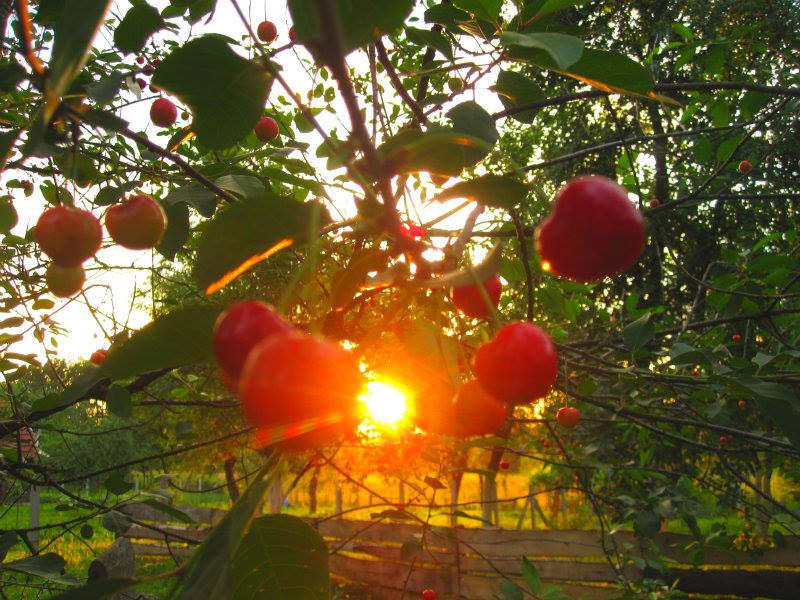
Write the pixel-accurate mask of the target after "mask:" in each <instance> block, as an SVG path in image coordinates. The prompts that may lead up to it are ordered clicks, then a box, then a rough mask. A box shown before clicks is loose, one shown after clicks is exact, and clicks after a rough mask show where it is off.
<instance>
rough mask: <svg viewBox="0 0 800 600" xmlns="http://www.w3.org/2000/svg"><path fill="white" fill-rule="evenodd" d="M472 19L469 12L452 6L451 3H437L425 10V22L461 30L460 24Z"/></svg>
mask: <svg viewBox="0 0 800 600" xmlns="http://www.w3.org/2000/svg"><path fill="white" fill-rule="evenodd" d="M469 20H470V16H469V14H468V13H466V12H464V11H463V10H460V9H458V8H455V7H453V6H450V5H449V4H435V5H433V6H431V7H430V8H429V9H428V10H426V11H425V22H426V23H435V24H437V25H444V26H446V27H449V28H450V29H453V30H456V31H459V32H460V31H461V30H460V29H458V25H459V24H461V23H466V22H467V21H469Z"/></svg>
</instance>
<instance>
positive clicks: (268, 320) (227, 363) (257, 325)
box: [214, 300, 294, 385]
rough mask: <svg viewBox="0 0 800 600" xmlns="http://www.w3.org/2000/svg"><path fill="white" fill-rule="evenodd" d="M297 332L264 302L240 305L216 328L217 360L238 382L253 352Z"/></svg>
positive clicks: (215, 349)
mask: <svg viewBox="0 0 800 600" xmlns="http://www.w3.org/2000/svg"><path fill="white" fill-rule="evenodd" d="M293 331H294V328H293V327H292V326H291V325H289V323H287V322H286V321H284V320H283V318H282V317H281V316H280V315H279V314H278V313H277V312H275V311H274V310H273V309H272V308H271V307H269V306H268V305H266V304H264V303H263V302H259V301H258V300H245V301H244V302H238V303H236V304H234V305H233V306H231V307H230V308H229V309H228V310H226V311H225V312H224V313H222V314H221V315H220V316H219V318H218V319H217V322H216V324H215V325H214V357H215V358H216V359H217V363H219V366H220V367H221V368H222V370H223V371H224V372H225V374H226V375H227V376H228V377H229V378H230V379H231V380H233V381H235V380H236V379H238V377H239V375H240V374H241V372H242V369H243V368H244V364H245V362H246V361H247V357H248V356H249V355H250V352H251V350H252V349H253V348H255V347H256V346H257V345H258V344H259V343H261V342H263V341H264V340H266V339H267V338H270V337H272V336H274V335H289V334H291V333H292V332H293ZM223 382H225V380H224V378H223ZM226 385H227V384H226Z"/></svg>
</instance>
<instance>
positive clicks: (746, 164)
mask: <svg viewBox="0 0 800 600" xmlns="http://www.w3.org/2000/svg"><path fill="white" fill-rule="evenodd" d="M738 169H739V173H741V174H742V175H747V174H748V173H750V171H752V170H753V165H752V164H750V161H749V160H743V161H742V162H740V163H739V167H738Z"/></svg>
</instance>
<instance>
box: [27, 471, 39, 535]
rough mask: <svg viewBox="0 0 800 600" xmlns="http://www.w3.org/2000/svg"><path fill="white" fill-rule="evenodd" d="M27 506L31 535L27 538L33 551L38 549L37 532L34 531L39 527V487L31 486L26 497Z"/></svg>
mask: <svg viewBox="0 0 800 600" xmlns="http://www.w3.org/2000/svg"><path fill="white" fill-rule="evenodd" d="M28 506H29V508H30V527H31V534H30V535H29V536H28V540H29V541H30V543H31V546H32V547H33V548H34V549H38V548H39V530H38V529H35V528H36V527H39V510H40V508H41V495H40V493H39V487H38V486H35V485H32V486H31V491H30V494H29V495H28Z"/></svg>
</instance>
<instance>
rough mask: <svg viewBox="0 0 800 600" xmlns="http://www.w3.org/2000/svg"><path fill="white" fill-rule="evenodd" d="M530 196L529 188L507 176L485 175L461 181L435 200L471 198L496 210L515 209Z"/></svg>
mask: <svg viewBox="0 0 800 600" xmlns="http://www.w3.org/2000/svg"><path fill="white" fill-rule="evenodd" d="M527 195H528V187H527V186H526V185H525V184H523V183H520V182H519V181H517V180H516V179H512V178H511V177H507V176H505V175H484V176H483V177H478V178H477V179H471V180H469V181H461V182H459V183H457V184H455V185H453V186H451V187H449V188H447V189H446V190H444V191H442V192H441V193H440V194H438V195H437V196H436V197H435V198H434V199H435V200H440V201H442V200H449V199H451V198H469V199H472V200H475V201H476V202H480V203H481V204H485V205H486V206H492V207H494V208H504V209H509V208H514V207H515V206H517V205H519V204H520V203H521V202H522V201H523V200H525V197H526V196H527Z"/></svg>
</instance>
